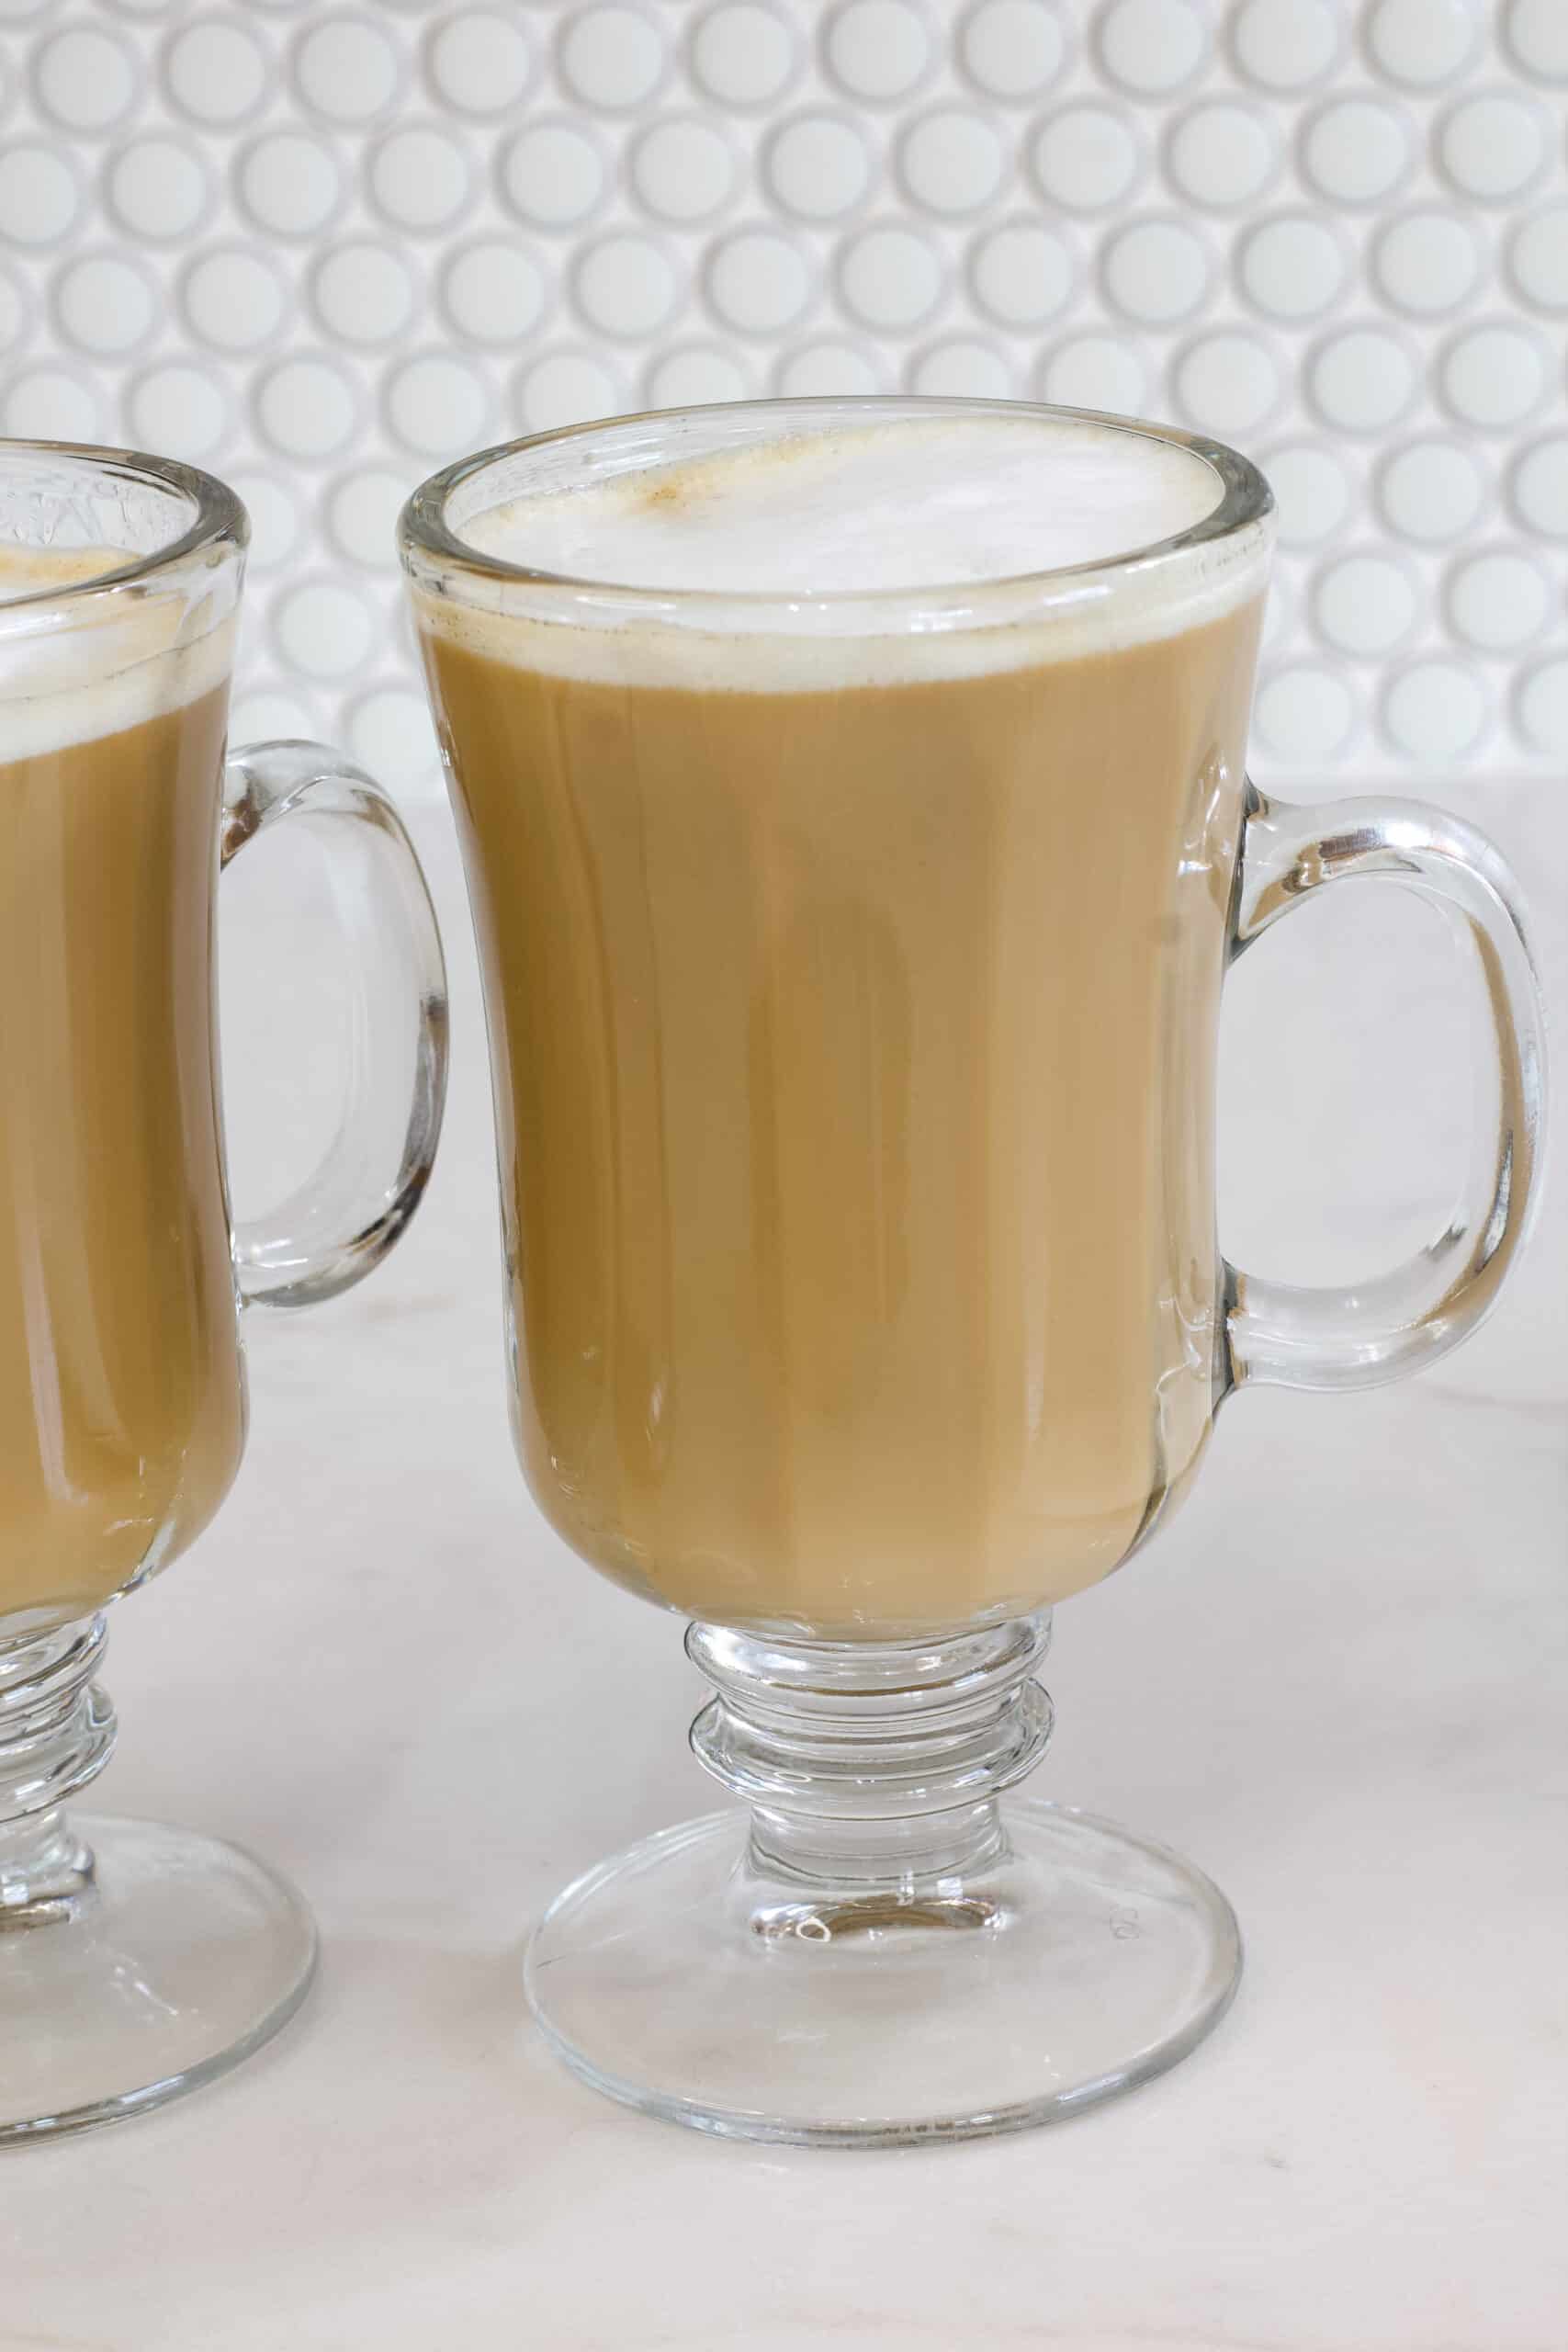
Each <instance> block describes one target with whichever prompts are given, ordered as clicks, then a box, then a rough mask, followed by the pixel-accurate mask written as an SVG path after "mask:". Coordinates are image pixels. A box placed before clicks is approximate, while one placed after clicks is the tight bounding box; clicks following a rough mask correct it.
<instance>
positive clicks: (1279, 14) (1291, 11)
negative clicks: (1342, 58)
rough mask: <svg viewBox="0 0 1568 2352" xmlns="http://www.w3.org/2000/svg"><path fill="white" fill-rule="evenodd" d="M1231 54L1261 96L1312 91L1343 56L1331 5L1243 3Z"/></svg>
mask: <svg viewBox="0 0 1568 2352" xmlns="http://www.w3.org/2000/svg"><path fill="white" fill-rule="evenodd" d="M1230 35H1231V49H1232V51H1233V53H1234V55H1235V62H1236V63H1237V65H1238V66H1239V67H1240V69H1241V71H1242V72H1243V74H1246V76H1247V80H1248V81H1249V82H1253V83H1256V84H1257V85H1258V88H1259V89H1260V90H1268V91H1270V92H1283V91H1290V90H1307V89H1311V88H1312V87H1313V86H1314V84H1316V83H1318V82H1321V81H1322V80H1323V79H1324V78H1325V75H1326V74H1328V72H1329V71H1330V69H1331V68H1332V66H1333V65H1334V62H1335V61H1336V59H1337V57H1338V54H1339V17H1338V15H1337V11H1336V10H1335V9H1334V8H1333V7H1331V6H1329V0H1243V5H1242V6H1241V7H1240V8H1238V9H1237V10H1236V12H1235V16H1234V17H1233V18H1232V20H1231V28H1230Z"/></svg>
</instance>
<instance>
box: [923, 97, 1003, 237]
mask: <svg viewBox="0 0 1568 2352" xmlns="http://www.w3.org/2000/svg"><path fill="white" fill-rule="evenodd" d="M1007 166H1008V157H1007V153H1006V150H1005V149H1004V147H1003V145H1002V142H1001V140H1000V139H999V138H998V135H997V132H996V130H994V129H993V127H992V125H991V124H990V123H988V122H987V120H986V118H985V116H984V115H981V114H976V113H975V112H973V111H972V109H970V108H969V107H932V108H931V112H930V113H929V114H925V115H921V116H919V118H918V119H916V120H915V121H913V122H911V123H909V124H908V126H907V128H906V129H905V131H904V133H903V136H902V137H901V139H900V140H899V141H898V176H899V179H900V180H901V181H902V183H903V187H904V192H905V194H906V195H907V196H908V198H910V200H911V201H912V202H913V203H915V204H918V205H919V206H921V207H922V208H923V209H925V210H926V211H928V212H935V213H939V214H942V215H945V216H947V217H949V218H952V217H953V216H955V215H959V214H963V213H968V212H978V211H980V210H981V209H983V208H984V207H985V206H986V205H987V204H989V203H990V201H991V199H992V198H993V197H994V196H995V195H996V193H997V190H998V188H999V187H1000V186H1001V184H1002V180H1003V177H1004V175H1005V174H1006V171H1007Z"/></svg>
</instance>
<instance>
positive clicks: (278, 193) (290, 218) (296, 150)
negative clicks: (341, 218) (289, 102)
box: [234, 130, 344, 237]
mask: <svg viewBox="0 0 1568 2352" xmlns="http://www.w3.org/2000/svg"><path fill="white" fill-rule="evenodd" d="M234 190H235V194H236V195H237V197H238V198H239V200H240V203H241V205H242V207H243V209H244V210H245V211H246V212H248V213H249V215H250V217H251V219H252V220H254V223H255V225H256V227H257V228H258V229H265V230H266V231H268V232H269V233H270V234H271V235H273V236H275V237H315V236H319V235H320V233H321V231H322V230H323V229H324V228H325V227H326V226H327V224H328V222H329V221H330V220H332V219H333V216H334V215H335V214H336V212H337V210H338V208H339V206H340V205H341V204H342V202H343V193H344V190H343V175H342V173H341V171H340V170H339V168H338V161H337V157H336V155H335V153H333V149H332V148H331V147H330V146H329V145H328V144H327V142H326V141H325V140H323V139H315V138H307V137H306V136H305V135H304V134H303V133H302V132H299V131H297V130H273V131H268V132H267V133H266V134H265V136H264V137H262V138H260V139H257V140H255V141H254V142H253V143H252V145H251V146H249V147H248V148H246V149H245V151H244V153H243V154H242V155H241V157H240V159H239V162H238V164H237V166H236V169H235V178H234Z"/></svg>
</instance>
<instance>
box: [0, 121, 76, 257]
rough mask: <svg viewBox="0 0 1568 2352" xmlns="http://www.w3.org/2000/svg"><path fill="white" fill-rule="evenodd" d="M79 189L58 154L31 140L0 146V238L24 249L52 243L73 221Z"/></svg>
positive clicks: (68, 228) (69, 227) (62, 157)
mask: <svg viewBox="0 0 1568 2352" xmlns="http://www.w3.org/2000/svg"><path fill="white" fill-rule="evenodd" d="M81 202H82V190H81V187H80V185H79V183H78V181H77V178H76V175H75V173H74V171H73V169H72V167H71V165H70V164H68V163H67V162H66V160H65V158H64V156H63V155H61V154H58V153H56V152H55V150H54V149H53V148H52V147H45V146H41V145H39V143H38V142H37V141H34V140H30V139H27V140H15V141H11V142H10V143H9V144H8V145H6V147H4V148H0V238H4V240H5V242H6V243H7V244H8V245H19V246H20V247H21V248H22V250H23V252H24V253H33V252H37V251H39V249H40V248H41V247H43V246H46V245H55V244H58V243H60V240H61V239H62V237H63V236H65V235H66V234H67V232H69V231H70V229H71V228H72V227H73V224H74V222H75V219H76V215H77V212H78V210H79V209H80V207H81Z"/></svg>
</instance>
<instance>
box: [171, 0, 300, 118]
mask: <svg viewBox="0 0 1568 2352" xmlns="http://www.w3.org/2000/svg"><path fill="white" fill-rule="evenodd" d="M276 70H277V69H276V65H275V64H274V62H273V59H272V55H271V52H270V51H269V50H268V48H267V46H266V44H265V41H263V40H259V39H258V38H257V36H256V35H255V34H254V33H253V32H252V31H251V30H250V28H248V27H247V26H246V25H244V24H243V23H242V24H236V23H234V22H233V21H232V20H231V18H228V17H194V18H193V19H192V20H191V22H190V23H189V24H187V25H185V26H183V27H182V28H181V29H180V30H179V31H178V32H176V33H175V34H174V35H173V36H172V37H171V39H170V40H169V42H168V45H167V47H166V48H165V50H164V57H163V69H162V78H163V84H164V91H165V92H166V94H167V96H168V100H169V104H170V105H171V106H173V107H177V108H178V110H179V112H180V113H181V114H183V115H185V116H186V118H187V119H189V120H190V121H192V122H196V123H199V124H200V125H201V127H202V129H203V130H231V129H232V128H233V126H234V125H235V124H236V123H240V122H244V121H246V120H247V119H249V117H250V116H252V115H253V114H254V113H255V112H256V111H257V109H258V107H260V106H261V105H262V104H263V102H264V100H265V97H266V94H267V90H268V88H269V86H270V85H271V84H272V82H273V80H274V78H275V76H276Z"/></svg>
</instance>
